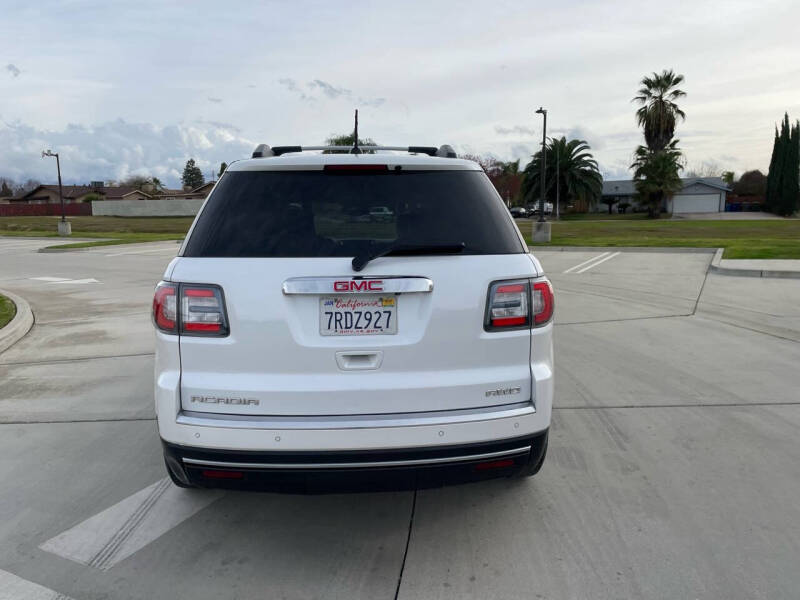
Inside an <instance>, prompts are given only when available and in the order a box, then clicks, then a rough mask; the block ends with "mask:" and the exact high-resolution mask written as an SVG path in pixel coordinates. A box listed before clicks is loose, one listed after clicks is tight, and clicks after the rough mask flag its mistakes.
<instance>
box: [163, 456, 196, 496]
mask: <svg viewBox="0 0 800 600" xmlns="http://www.w3.org/2000/svg"><path fill="white" fill-rule="evenodd" d="M164 466H165V467H166V468H167V473H168V474H169V478H170V479H171V480H172V483H174V484H175V485H176V486H178V487H179V488H184V489H194V488H196V487H197V486H196V485H192V484H191V483H185V482H183V481H181V480H180V479H179V478H178V477H177V475H175V473H174V472H173V471H172V469H171V468H170V466H169V462H168V461H167V459H166V458H165V459H164Z"/></svg>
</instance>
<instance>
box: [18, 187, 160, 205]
mask: <svg viewBox="0 0 800 600" xmlns="http://www.w3.org/2000/svg"><path fill="white" fill-rule="evenodd" d="M62 193H63V196H64V203H65V204H72V203H78V202H83V201H84V200H86V199H87V198H88V199H89V200H91V199H93V198H94V199H98V198H97V196H100V197H101V198H100V199H103V200H146V199H149V198H151V197H152V196H150V195H149V194H145V193H144V192H143V191H141V190H140V189H138V188H135V187H130V186H124V185H123V186H104V185H102V184H100V183H95V184H92V185H65V186H63V187H62ZM10 202H11V203H12V204H58V203H59V197H58V186H57V185H40V186H38V187H36V188H34V189H32V190H31V191H30V192H27V193H25V194H23V195H21V196H17V197H15V198H11V199H10Z"/></svg>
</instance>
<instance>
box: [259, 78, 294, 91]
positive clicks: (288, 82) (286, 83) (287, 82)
mask: <svg viewBox="0 0 800 600" xmlns="http://www.w3.org/2000/svg"><path fill="white" fill-rule="evenodd" d="M278 83H279V84H281V85H282V86H283V87H285V88H286V89H287V90H289V91H290V92H299V91H300V87H299V86H298V85H297V82H296V81H295V80H294V79H291V78H290V77H284V78H283V79H278ZM253 87H255V86H253Z"/></svg>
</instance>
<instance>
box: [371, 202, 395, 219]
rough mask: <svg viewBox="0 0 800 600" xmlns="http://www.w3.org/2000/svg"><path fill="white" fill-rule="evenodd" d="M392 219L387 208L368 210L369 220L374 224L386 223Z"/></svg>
mask: <svg viewBox="0 0 800 600" xmlns="http://www.w3.org/2000/svg"><path fill="white" fill-rule="evenodd" d="M392 217H394V213H393V212H392V211H391V210H389V207H388V206H373V207H372V208H370V209H369V218H370V220H371V221H373V222H375V223H388V222H389V221H391V220H392Z"/></svg>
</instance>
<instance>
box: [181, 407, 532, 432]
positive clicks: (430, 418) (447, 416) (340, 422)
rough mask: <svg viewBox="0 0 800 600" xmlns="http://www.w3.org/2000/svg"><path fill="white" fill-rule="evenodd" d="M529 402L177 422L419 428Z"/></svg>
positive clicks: (525, 410)
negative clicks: (372, 413) (428, 409)
mask: <svg viewBox="0 0 800 600" xmlns="http://www.w3.org/2000/svg"><path fill="white" fill-rule="evenodd" d="M535 412H536V409H535V408H534V406H533V402H531V401H527V402H515V403H514V404H501V405H494V406H484V407H480V408H465V409H458V410H440V411H429V412H413V413H388V414H374V415H322V416H316V415H315V416H308V417H305V416H288V417H284V416H273V415H264V416H261V415H231V414H222V413H210V412H195V411H181V412H179V413H178V416H177V418H176V420H175V421H176V423H177V424H178V425H191V426H194V427H223V428H229V429H267V430H280V429H374V428H378V427H421V426H426V425H450V424H454V423H468V422H470V421H491V420H494V419H507V418H511V417H522V416H525V415H530V414H534V413H535Z"/></svg>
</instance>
